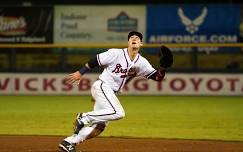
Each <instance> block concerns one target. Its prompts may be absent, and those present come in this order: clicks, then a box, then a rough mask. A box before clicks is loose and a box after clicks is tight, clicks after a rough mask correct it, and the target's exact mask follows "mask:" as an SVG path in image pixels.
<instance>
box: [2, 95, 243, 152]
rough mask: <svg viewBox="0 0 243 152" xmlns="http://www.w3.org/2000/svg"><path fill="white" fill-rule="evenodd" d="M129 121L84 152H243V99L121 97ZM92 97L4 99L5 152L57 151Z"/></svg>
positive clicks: (88, 145)
mask: <svg viewBox="0 0 243 152" xmlns="http://www.w3.org/2000/svg"><path fill="white" fill-rule="evenodd" d="M119 99H120V101H121V103H122V105H123V107H124V109H125V112H126V117H125V118H124V119H122V120H119V121H114V122H110V123H109V125H108V127H107V128H106V130H105V131H104V132H103V133H102V135H101V136H100V137H99V138H95V139H91V140H88V141H86V142H84V143H82V144H80V145H78V149H79V150H82V151H85V152H94V151H95V152H135V151H136V152H145V151H146V152H150V151H161V152H168V151H170V152H172V151H173V152H174V151H178V152H185V151H186V152H190V151H191V152H195V151H196V152H201V151H205V152H206V151H212V152H213V151H219V152H222V151H234V152H237V151H239V152H240V151H243V97H226V96H119ZM91 109H92V103H91V101H90V96H0V145H1V150H0V151H4V152H12V151H16V149H17V151H28V152H30V151H31V152H35V151H37V152H43V151H48V152H52V151H58V149H57V145H58V143H59V142H60V141H61V140H62V139H63V138H64V137H65V136H68V135H71V133H72V123H73V121H74V118H75V114H76V113H77V112H86V111H90V110H91Z"/></svg>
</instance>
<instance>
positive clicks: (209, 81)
mask: <svg viewBox="0 0 243 152" xmlns="http://www.w3.org/2000/svg"><path fill="white" fill-rule="evenodd" d="M65 76H66V74H26V73H23V74H10V73H5V74H3V73H2V74H0V94H1V95H88V94H90V87H91V85H92V83H93V82H94V81H95V80H96V79H97V78H98V75H97V74H86V75H85V77H84V79H83V80H82V81H81V83H80V85H79V86H77V85H74V86H72V85H69V84H67V82H66V81H65ZM121 94H122V95H227V96H228V95H229V96H235V95H237V96H242V95H243V74H178V73H177V74H167V75H166V77H165V79H164V80H163V81H162V82H155V81H152V80H149V81H148V80H146V79H144V78H136V79H134V80H132V81H131V82H130V83H129V84H128V85H126V86H125V87H124V89H123V90H122V93H121Z"/></svg>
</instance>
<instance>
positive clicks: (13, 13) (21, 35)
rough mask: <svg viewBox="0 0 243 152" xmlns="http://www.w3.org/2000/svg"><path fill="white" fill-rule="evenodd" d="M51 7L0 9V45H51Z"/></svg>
mask: <svg viewBox="0 0 243 152" xmlns="http://www.w3.org/2000/svg"><path fill="white" fill-rule="evenodd" d="M52 36H53V8H52V7H10V6H8V7H0V43H52V40H53V37H52Z"/></svg>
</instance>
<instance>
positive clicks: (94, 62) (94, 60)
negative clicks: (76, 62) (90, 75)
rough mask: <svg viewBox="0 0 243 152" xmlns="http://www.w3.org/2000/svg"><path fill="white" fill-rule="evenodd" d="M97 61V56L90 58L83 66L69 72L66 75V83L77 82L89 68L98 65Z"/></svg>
mask: <svg viewBox="0 0 243 152" xmlns="http://www.w3.org/2000/svg"><path fill="white" fill-rule="evenodd" d="M98 65H99V64H98V61H97V58H92V59H90V60H89V61H88V62H87V63H86V64H85V65H84V66H83V67H81V68H80V70H79V71H76V72H74V73H71V74H69V75H68V76H67V77H66V80H67V83H69V84H74V83H77V84H79V82H80V80H82V76H83V75H84V74H85V73H86V72H88V71H89V70H91V69H92V68H94V67H96V66H98Z"/></svg>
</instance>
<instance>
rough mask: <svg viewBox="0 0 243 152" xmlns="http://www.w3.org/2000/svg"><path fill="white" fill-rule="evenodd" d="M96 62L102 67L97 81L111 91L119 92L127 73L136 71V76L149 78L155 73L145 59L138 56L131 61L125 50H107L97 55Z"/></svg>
mask: <svg viewBox="0 0 243 152" xmlns="http://www.w3.org/2000/svg"><path fill="white" fill-rule="evenodd" d="M97 60H98V63H99V65H100V66H104V71H103V72H102V74H101V75H100V76H99V79H100V80H102V81H103V82H105V83H106V84H108V85H109V86H110V87H111V89H112V90H113V91H119V90H120V89H121V88H122V87H123V86H124V84H125V82H126V79H127V76H128V75H129V72H133V71H136V73H137V74H136V76H144V77H149V76H150V75H152V74H153V73H155V72H156V70H155V69H154V68H153V67H152V66H151V64H150V63H149V62H148V61H147V59H145V58H144V57H142V56H141V55H140V54H137V56H136V57H135V59H134V60H133V61H131V59H130V58H129V55H128V50H127V48H124V49H109V50H108V51H106V52H103V53H100V54H98V55H97Z"/></svg>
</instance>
